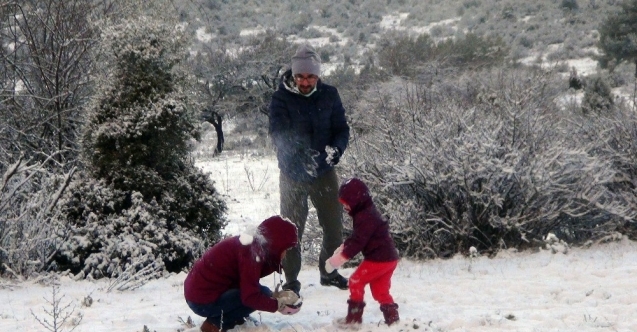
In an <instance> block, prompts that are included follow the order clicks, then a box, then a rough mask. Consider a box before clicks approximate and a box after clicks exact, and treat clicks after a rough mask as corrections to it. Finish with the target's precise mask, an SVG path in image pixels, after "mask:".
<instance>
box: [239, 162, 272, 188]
mask: <svg viewBox="0 0 637 332" xmlns="http://www.w3.org/2000/svg"><path fill="white" fill-rule="evenodd" d="M243 169H244V170H245V172H246V176H247V177H248V184H249V185H250V189H251V190H252V191H259V190H261V189H263V185H265V182H266V181H268V178H269V177H270V176H269V175H268V169H267V168H266V169H265V171H264V172H263V174H262V176H261V180H260V181H259V183H257V180H256V179H255V177H254V171H253V170H251V169H250V167H248V166H247V164H246V165H244V166H243Z"/></svg>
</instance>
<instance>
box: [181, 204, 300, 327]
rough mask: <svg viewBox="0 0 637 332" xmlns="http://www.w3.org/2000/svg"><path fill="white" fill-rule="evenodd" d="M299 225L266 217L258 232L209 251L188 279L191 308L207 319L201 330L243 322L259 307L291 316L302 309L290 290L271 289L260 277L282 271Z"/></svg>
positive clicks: (187, 295)
mask: <svg viewBox="0 0 637 332" xmlns="http://www.w3.org/2000/svg"><path fill="white" fill-rule="evenodd" d="M297 239H298V237H297V229H296V226H294V224H292V223H291V222H290V221H289V220H284V219H283V218H281V217H279V216H274V217H270V218H268V219H266V220H264V221H263V222H262V223H261V224H260V225H259V227H258V228H257V231H256V234H254V235H247V234H243V235H241V236H233V237H229V238H226V239H224V240H222V241H221V242H219V243H217V244H215V245H214V246H213V247H212V248H210V249H208V251H206V252H205V253H204V255H203V256H202V257H201V259H199V260H198V261H197V262H195V264H194V266H193V267H192V270H190V272H189V273H188V276H187V277H186V280H185V281H184V296H185V297H186V303H187V304H188V306H189V307H190V309H192V311H193V312H194V313H195V314H197V315H199V316H202V317H206V320H205V321H204V322H203V324H202V325H201V331H202V332H220V331H227V330H230V329H232V328H234V327H235V326H236V325H241V324H243V323H244V321H245V320H246V319H247V317H248V316H249V315H250V313H252V312H254V311H256V310H261V311H268V312H276V311H278V312H280V313H282V314H284V315H293V314H295V313H297V312H298V311H299V310H300V309H301V307H300V306H301V303H300V299H299V296H298V295H297V294H296V293H294V292H293V291H291V290H288V291H279V290H278V287H277V289H276V290H275V292H274V293H273V292H272V291H271V290H270V289H269V288H268V287H265V286H262V285H261V284H260V283H259V280H260V279H261V278H263V277H265V276H268V275H270V274H272V273H273V272H278V273H281V260H282V259H283V257H285V254H286V252H287V251H288V250H289V249H290V248H293V247H294V246H296V244H297Z"/></svg>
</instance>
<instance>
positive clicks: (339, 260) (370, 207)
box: [325, 178, 399, 325]
mask: <svg viewBox="0 0 637 332" xmlns="http://www.w3.org/2000/svg"><path fill="white" fill-rule="evenodd" d="M338 199H339V201H340V202H341V204H343V208H344V209H345V210H346V211H347V213H348V214H349V215H350V216H351V217H352V219H353V225H354V226H353V232H352V234H351V235H350V236H349V237H348V238H347V239H346V240H345V242H344V243H343V245H341V247H339V248H338V249H336V251H335V252H334V255H332V257H330V258H329V259H328V260H327V261H326V263H325V269H326V270H327V271H328V273H329V272H330V271H332V270H334V269H337V268H339V267H340V266H341V265H343V263H345V262H346V261H348V260H350V259H351V258H352V257H354V256H356V254H358V253H359V252H361V253H362V254H363V261H362V262H361V264H360V265H359V266H358V268H357V269H356V271H354V274H352V276H351V277H350V279H349V291H350V297H349V300H348V301H347V303H348V305H349V306H348V309H347V317H345V318H344V319H341V320H339V323H341V324H360V323H362V320H363V308H364V307H365V302H364V295H365V286H366V285H367V284H369V287H370V289H371V292H372V296H373V298H374V300H376V301H377V302H378V303H380V310H381V311H382V312H383V316H384V318H385V323H386V324H387V325H391V324H393V323H395V322H397V321H398V320H399V316H398V304H396V303H395V302H394V299H393V298H392V296H391V294H390V293H389V289H390V287H391V277H392V275H393V273H394V270H395V269H396V265H398V258H399V257H398V251H397V250H396V246H395V244H394V240H393V239H392V238H391V236H390V234H389V224H388V222H387V220H385V219H384V218H383V217H382V216H381V214H380V213H379V212H378V210H377V209H376V206H375V205H374V202H373V201H372V198H371V196H370V193H369V189H368V188H367V186H366V185H365V184H364V183H363V182H362V181H361V180H359V179H357V178H353V179H350V180H348V181H346V182H345V183H343V184H342V185H341V187H340V189H339V192H338Z"/></svg>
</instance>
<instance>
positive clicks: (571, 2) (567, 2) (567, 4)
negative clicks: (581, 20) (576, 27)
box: [560, 0, 579, 11]
mask: <svg viewBox="0 0 637 332" xmlns="http://www.w3.org/2000/svg"><path fill="white" fill-rule="evenodd" d="M560 8H562V9H565V10H570V11H574V10H578V9H579V4H578V3H577V0H562V3H561V4H560Z"/></svg>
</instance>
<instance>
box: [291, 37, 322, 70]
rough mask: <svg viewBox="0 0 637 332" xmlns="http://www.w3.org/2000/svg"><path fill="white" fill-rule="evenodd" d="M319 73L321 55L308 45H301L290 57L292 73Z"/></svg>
mask: <svg viewBox="0 0 637 332" xmlns="http://www.w3.org/2000/svg"><path fill="white" fill-rule="evenodd" d="M296 74H314V75H316V76H320V75H321V56H319V55H318V53H316V51H315V50H314V48H313V47H312V46H310V45H307V44H305V45H301V46H299V48H298V49H297V50H296V53H295V54H294V56H293V57H292V75H296Z"/></svg>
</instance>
